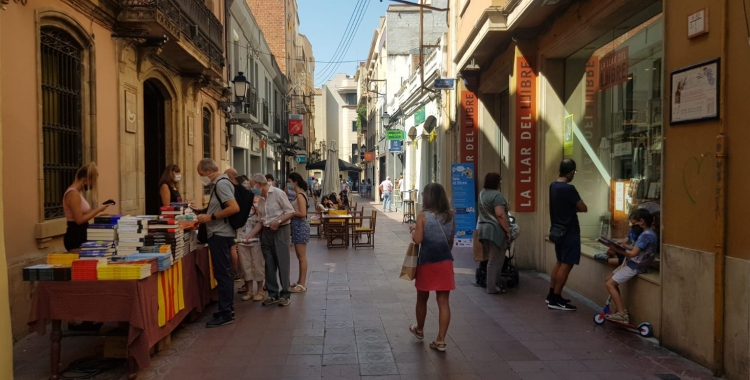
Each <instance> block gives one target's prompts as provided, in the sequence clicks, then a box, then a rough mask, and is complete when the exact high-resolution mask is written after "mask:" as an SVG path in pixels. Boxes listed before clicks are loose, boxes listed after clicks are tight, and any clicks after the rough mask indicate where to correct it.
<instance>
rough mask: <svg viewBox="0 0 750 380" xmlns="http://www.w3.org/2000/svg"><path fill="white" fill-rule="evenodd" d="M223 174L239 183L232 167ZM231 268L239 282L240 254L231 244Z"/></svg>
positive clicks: (240, 269) (240, 279)
mask: <svg viewBox="0 0 750 380" xmlns="http://www.w3.org/2000/svg"><path fill="white" fill-rule="evenodd" d="M224 174H225V175H226V176H227V177H228V178H229V180H230V181H232V184H233V185H235V186H236V185H239V182H237V177H238V176H239V175H240V174H239V173H237V170H236V169H234V168H229V169H227V170H225V171H224ZM232 268H234V269H233V270H232V271H233V273H234V281H235V282H241V281H242V264H241V263H240V255H239V253H237V245H233V246H232Z"/></svg>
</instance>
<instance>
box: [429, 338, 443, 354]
mask: <svg viewBox="0 0 750 380" xmlns="http://www.w3.org/2000/svg"><path fill="white" fill-rule="evenodd" d="M445 347H446V344H445V342H439V341H436V340H435V341H432V343H430V348H432V349H434V350H438V351H440V352H445Z"/></svg>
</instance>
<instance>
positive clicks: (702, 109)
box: [670, 58, 721, 124]
mask: <svg viewBox="0 0 750 380" xmlns="http://www.w3.org/2000/svg"><path fill="white" fill-rule="evenodd" d="M720 78H721V72H720V66H719V58H716V59H713V60H710V61H707V62H703V63H699V64H697V65H694V66H690V67H685V68H682V69H679V70H675V71H673V72H672V88H671V92H672V96H671V98H672V104H671V117H670V124H680V123H689V122H694V121H703V120H715V119H718V118H719V102H720V100H721V99H720V98H719V83H720Z"/></svg>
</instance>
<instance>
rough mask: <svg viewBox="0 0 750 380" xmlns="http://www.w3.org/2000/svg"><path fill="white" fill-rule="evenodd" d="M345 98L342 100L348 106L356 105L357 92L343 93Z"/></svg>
mask: <svg viewBox="0 0 750 380" xmlns="http://www.w3.org/2000/svg"><path fill="white" fill-rule="evenodd" d="M344 96H345V98H344V101H345V102H346V105H348V106H356V105H357V94H356V93H354V92H352V93H348V94H344Z"/></svg>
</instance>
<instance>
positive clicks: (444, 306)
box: [409, 183, 456, 352]
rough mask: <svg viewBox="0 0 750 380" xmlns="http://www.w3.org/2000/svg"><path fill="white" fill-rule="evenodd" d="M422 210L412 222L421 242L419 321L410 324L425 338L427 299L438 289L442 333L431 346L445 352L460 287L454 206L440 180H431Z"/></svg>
mask: <svg viewBox="0 0 750 380" xmlns="http://www.w3.org/2000/svg"><path fill="white" fill-rule="evenodd" d="M422 197H423V198H422V199H423V207H422V210H423V211H422V212H420V213H419V215H417V224H416V225H410V226H409V230H410V231H411V233H412V241H413V242H414V243H415V244H420V247H419V259H418V260H417V277H416V281H415V283H414V285H415V287H416V288H417V307H416V314H417V324H416V325H411V326H409V331H410V332H411V333H412V334H414V336H415V337H417V338H418V339H420V340H421V339H424V321H425V318H426V317H427V300H429V298H430V292H431V291H434V292H435V293H436V297H437V304H438V314H439V316H438V325H439V332H438V336H437V339H436V340H434V341H432V343H430V348H432V349H435V350H438V351H441V352H442V351H445V349H446V344H445V335H446V334H447V333H448V325H449V324H450V321H451V309H450V304H449V302H448V297H449V296H450V291H451V290H454V289H455V288H456V283H455V279H454V278H453V254H452V253H451V250H452V249H453V237H454V236H455V234H456V221H455V219H454V217H453V211H452V210H451V208H450V203H449V202H448V197H447V195H446V193H445V189H444V188H443V186H442V185H440V184H439V183H431V184H429V185H427V186H426V187H425V188H424V194H423V195H422Z"/></svg>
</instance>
